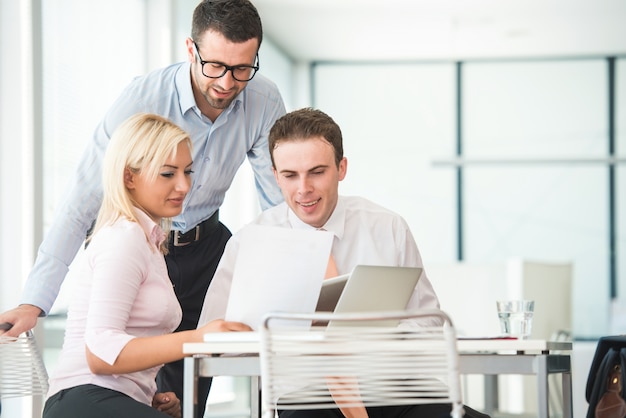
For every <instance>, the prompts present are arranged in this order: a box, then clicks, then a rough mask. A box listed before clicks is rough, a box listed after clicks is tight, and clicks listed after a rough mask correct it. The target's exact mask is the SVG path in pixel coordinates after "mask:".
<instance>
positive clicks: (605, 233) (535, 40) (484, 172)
mask: <svg viewBox="0 0 626 418" xmlns="http://www.w3.org/2000/svg"><path fill="white" fill-rule="evenodd" d="M383 3H384V4H383ZM435 3H436V4H432V2H431V4H428V3H427V2H422V1H411V0H405V1H401V0H391V1H387V2H378V4H377V3H374V2H372V1H360V0H335V1H323V0H315V1H314V2H313V1H311V2H306V1H302V0H301V1H293V0H291V1H287V0H257V1H256V2H255V4H256V5H257V7H258V8H259V12H260V13H261V17H262V19H263V21H264V28H265V39H264V43H263V46H262V50H261V53H260V63H261V71H262V73H263V74H265V75H267V76H269V77H270V78H271V79H272V80H274V81H275V82H276V83H277V84H278V86H279V88H280V90H281V92H282V94H283V96H284V99H285V103H286V106H287V109H288V110H291V109H295V108H298V107H302V106H314V107H318V108H320V109H322V110H324V111H325V112H327V113H328V114H330V115H331V116H332V117H333V118H335V120H336V121H337V122H338V123H339V124H340V126H341V127H342V129H343V133H344V140H345V150H346V156H347V157H348V161H349V164H348V166H349V170H348V176H347V178H346V180H345V181H344V182H343V183H342V184H341V188H340V191H341V192H342V193H343V194H359V195H364V196H367V197H369V198H370V199H372V200H374V201H377V202H379V203H381V204H383V205H385V206H387V207H389V208H391V209H393V210H395V211H397V212H399V213H400V214H402V215H403V216H404V217H405V218H406V220H407V221H408V223H409V224H410V226H411V228H412V230H413V232H414V235H415V238H416V240H417V243H418V245H419V247H420V250H421V252H422V257H423V259H424V262H425V265H426V268H428V265H429V263H447V262H450V263H452V262H457V261H467V262H479V263H501V262H504V261H506V260H508V259H510V258H511V257H521V258H524V259H532V260H539V261H547V262H550V261H554V262H572V263H573V266H574V269H573V276H572V295H571V296H572V306H573V308H572V335H573V337H574V339H579V340H594V339H595V338H597V337H598V336H601V335H606V334H608V333H614V332H618V331H619V332H624V330H626V320H625V319H624V317H625V316H626V303H625V302H626V290H624V289H626V287H625V286H626V165H625V164H624V163H625V162H626V25H624V24H623V22H624V21H626V3H624V2H623V1H620V0H601V1H597V0H577V1H564V0H553V1H534V0H533V1H526V2H521V1H497V2H496V1H491V0H478V1H466V2H457V1H439V2H435ZM196 4H197V1H196V0H179V1H176V0H109V1H107V2H91V1H81V0H20V1H12V0H0V43H1V44H0V231H2V233H1V234H0V277H1V280H0V310H5V309H8V308H10V307H12V306H14V305H15V304H16V303H17V302H18V299H19V293H20V291H21V288H22V285H23V283H24V281H25V279H26V276H27V274H28V272H29V270H30V267H31V265H32V262H33V259H34V257H35V254H36V249H37V246H38V244H39V242H40V241H41V239H42V237H43V236H44V234H45V231H46V228H47V226H48V225H49V223H50V222H51V220H52V217H53V214H54V210H55V207H56V206H57V203H58V202H59V201H61V200H62V199H63V198H64V196H63V191H64V188H65V185H66V183H67V181H68V179H69V178H70V177H71V176H72V175H73V171H74V168H75V166H76V162H77V160H78V158H79V156H80V154H81V152H82V150H83V149H84V146H85V144H86V143H87V142H88V141H89V140H90V136H91V133H92V131H93V129H94V128H95V126H96V124H97V123H98V121H99V120H100V118H101V117H102V115H103V114H104V112H105V111H106V109H107V108H108V107H109V105H110V104H111V103H112V102H113V100H114V99H115V98H116V97H117V95H118V94H119V93H120V91H121V90H122V88H123V87H124V86H125V85H126V84H127V83H128V82H129V81H130V80H131V78H132V77H134V76H136V75H140V74H143V73H145V72H147V71H149V70H151V69H153V68H158V67H161V66H165V65H167V64H169V63H171V62H174V61H179V60H183V59H185V53H184V39H185V37H186V36H188V34H189V30H190V21H191V13H192V10H193V8H194V7H195V5H196ZM298 7H300V9H298ZM351 20H355V21H356V22H357V26H354V27H352V26H351V23H349V21H351ZM359 22H360V23H359ZM529 22H532V23H533V25H535V26H530V27H529V26H526V25H527V24H528V23H529ZM251 176H252V174H251V172H250V170H249V168H248V167H247V166H244V167H243V169H242V170H241V172H240V174H239V175H238V177H237V179H236V180H235V183H234V185H233V188H232V190H231V191H230V192H229V193H228V196H227V202H226V203H225V205H224V207H223V210H222V211H221V217H222V219H223V221H224V222H225V223H226V224H227V225H228V226H230V227H231V229H232V230H233V231H236V230H237V229H238V228H240V227H241V226H242V225H243V224H245V223H246V222H248V221H249V220H251V219H252V218H253V217H254V216H255V214H257V213H258V211H259V208H258V203H257V199H256V195H255V192H254V187H253V181H252V178H251ZM462 279H463V278H459V280H462ZM434 285H435V287H436V282H435V283H434ZM477 291H480V289H477ZM64 295H65V294H64ZM566 296H567V295H565V296H563V295H555V297H566ZM66 303H67V299H66V297H64V296H63V295H62V296H61V298H60V299H59V301H58V303H57V305H56V306H55V311H54V312H55V313H60V314H62V313H63V311H64V307H65V305H66Z"/></svg>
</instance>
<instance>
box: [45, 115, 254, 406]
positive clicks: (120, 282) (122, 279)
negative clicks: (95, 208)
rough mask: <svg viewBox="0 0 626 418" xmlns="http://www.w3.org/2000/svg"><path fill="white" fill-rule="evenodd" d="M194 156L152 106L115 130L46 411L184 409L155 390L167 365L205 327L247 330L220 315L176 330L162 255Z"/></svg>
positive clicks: (175, 306)
mask: <svg viewBox="0 0 626 418" xmlns="http://www.w3.org/2000/svg"><path fill="white" fill-rule="evenodd" d="M191 155H192V153H191V140H190V138H189V135H188V134H187V133H186V132H184V131H183V130H181V129H180V128H179V127H177V126H176V125H174V124H173V123H171V122H170V121H168V120H167V119H165V118H163V117H161V116H157V115H153V114H144V113H142V114H137V115H134V116H132V117H130V118H129V119H128V120H126V121H125V122H124V123H123V124H122V125H120V126H119V127H118V128H117V130H116V131H115V133H114V134H113V136H112V137H111V141H110V144H109V146H108V148H107V151H106V154H105V156H104V160H103V161H104V164H103V173H102V183H103V201H102V206H101V208H100V212H99V214H98V218H97V220H96V223H95V226H94V229H93V233H92V234H91V236H90V237H89V245H88V247H87V249H86V250H85V253H84V254H83V257H82V258H80V260H79V261H78V263H77V265H76V266H75V273H76V276H77V280H78V281H79V283H78V285H77V288H76V294H75V295H74V297H73V298H72V302H71V304H70V307H69V312H68V321H67V329H66V333H65V341H64V344H63V350H62V352H61V355H60V359H59V364H58V366H57V368H56V370H55V371H54V372H53V373H52V376H51V379H50V391H49V393H48V399H47V401H46V405H45V408H44V414H43V416H44V418H61V417H62V418H73V417H76V418H78V417H81V418H82V417H87V416H88V417H90V418H99V417H102V418H104V417H112V416H115V417H117V418H121V417H128V418H141V417H154V418H157V417H165V416H167V415H171V416H174V417H177V416H180V400H179V399H178V398H177V397H176V395H175V394H174V393H171V392H168V393H159V394H157V393H156V383H155V377H156V374H157V372H158V370H159V369H160V368H161V366H162V365H163V364H164V363H168V362H171V361H175V360H179V359H181V358H183V352H182V346H183V343H185V342H194V341H202V338H203V335H204V334H205V333H206V332H211V331H238V330H250V328H249V327H247V326H246V325H244V324H241V323H233V322H224V321H213V322H211V323H209V324H207V325H206V326H204V327H202V328H199V329H197V330H190V331H181V332H176V333H172V331H174V330H175V329H176V327H177V326H178V325H179V323H180V320H181V315H182V314H181V308H180V305H179V302H178V300H177V298H176V295H175V294H174V290H173V289H172V283H171V281H170V279H169V277H168V273H167V267H166V264H165V259H164V254H165V253H166V252H167V241H166V237H167V234H168V232H169V228H170V224H171V221H170V219H171V218H172V217H173V216H176V215H178V214H179V213H181V211H182V209H183V204H184V202H185V196H186V195H187V193H188V192H189V189H190V186H191V175H192V173H193V171H192V157H191Z"/></svg>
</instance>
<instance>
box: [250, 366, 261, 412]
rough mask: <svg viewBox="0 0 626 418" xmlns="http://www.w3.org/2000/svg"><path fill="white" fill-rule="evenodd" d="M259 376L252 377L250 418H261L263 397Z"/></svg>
mask: <svg viewBox="0 0 626 418" xmlns="http://www.w3.org/2000/svg"><path fill="white" fill-rule="evenodd" d="M260 380H261V378H260V377H259V376H250V418H261V414H262V412H261V397H260V396H259V395H260V393H261V392H260V391H261V387H260Z"/></svg>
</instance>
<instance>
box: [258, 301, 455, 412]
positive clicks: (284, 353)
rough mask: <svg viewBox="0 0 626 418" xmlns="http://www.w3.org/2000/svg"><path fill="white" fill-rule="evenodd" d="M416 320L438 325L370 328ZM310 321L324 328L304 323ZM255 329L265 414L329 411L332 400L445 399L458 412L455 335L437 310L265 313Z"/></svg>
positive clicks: (394, 401)
mask: <svg viewBox="0 0 626 418" xmlns="http://www.w3.org/2000/svg"><path fill="white" fill-rule="evenodd" d="M424 317H436V318H438V319H440V320H441V322H442V323H444V325H443V326H438V327H428V328H414V327H411V328H409V327H404V326H398V327H389V326H382V327H381V326H370V324H371V322H370V321H381V320H402V319H412V318H424ZM294 321H299V322H294ZM311 321H313V323H314V324H315V323H326V322H327V321H330V325H329V326H328V327H319V326H318V327H316V326H313V327H308V326H307V324H310V323H311ZM338 321H341V322H338ZM260 333H261V352H260V357H261V385H262V393H261V397H262V408H263V413H264V417H265V418H273V417H274V416H275V414H276V411H277V410H304V409H324V408H336V407H337V404H336V402H335V400H336V399H339V398H340V399H341V401H340V402H341V403H342V406H345V407H350V406H358V405H359V404H360V403H361V402H362V404H363V405H365V406H389V405H415V404H433V403H451V404H452V408H451V416H452V417H454V418H459V417H461V416H463V403H462V399H461V387H460V377H459V368H458V353H457V349H456V333H455V330H454V327H453V326H452V323H451V321H450V318H449V317H448V316H447V315H446V314H445V313H444V312H442V311H438V310H423V311H413V312H409V311H403V312H377V313H351V314H333V313H319V312H318V313H314V314H290V313H270V314H268V315H266V317H265V318H264V321H263V325H262V328H261V331H260ZM357 382H358V383H357ZM355 389H358V391H356V390H355ZM331 392H332V394H331ZM356 392H358V393H356Z"/></svg>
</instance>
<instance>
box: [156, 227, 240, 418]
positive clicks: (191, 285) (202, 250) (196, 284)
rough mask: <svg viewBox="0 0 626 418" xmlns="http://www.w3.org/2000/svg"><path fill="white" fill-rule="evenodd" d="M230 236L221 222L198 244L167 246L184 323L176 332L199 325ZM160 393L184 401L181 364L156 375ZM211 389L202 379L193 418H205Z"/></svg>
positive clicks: (209, 384) (167, 262)
mask: <svg viewBox="0 0 626 418" xmlns="http://www.w3.org/2000/svg"><path fill="white" fill-rule="evenodd" d="M231 235H232V234H231V232H230V231H229V230H228V228H226V227H225V226H224V225H223V224H222V223H221V222H220V223H219V224H217V225H216V227H215V229H214V230H212V231H211V233H210V234H209V235H207V236H205V237H202V238H201V239H200V240H199V241H195V242H191V243H189V244H187V245H185V246H182V247H174V246H173V245H171V244H170V247H169V254H168V255H166V256H165V262H166V264H167V270H168V273H169V276H170V279H171V280H172V284H173V285H174V291H175V292H176V296H177V297H178V301H179V302H180V306H181V308H182V310H183V319H182V321H181V323H180V325H179V327H178V329H177V330H176V331H185V330H190V329H195V328H196V327H197V325H198V319H199V318H200V312H201V311H202V304H203V303H204V296H205V294H206V291H207V289H208V287H209V283H211V279H213V275H214V274H215V270H216V269H217V264H218V263H219V261H220V258H221V257H222V254H223V253H224V247H225V246H226V242H227V241H228V239H229V238H230V237H231ZM156 382H157V387H158V391H159V392H174V393H176V396H178V398H179V399H180V400H181V403H182V399H183V360H180V361H176V362H173V363H168V364H166V365H165V366H163V367H162V368H161V370H160V371H159V374H158V375H157V379H156ZM210 388H211V379H210V378H202V379H199V382H198V391H197V393H198V411H197V413H196V414H195V417H196V418H201V417H202V416H204V409H205V406H206V401H207V398H208V396H209V389H210Z"/></svg>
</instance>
